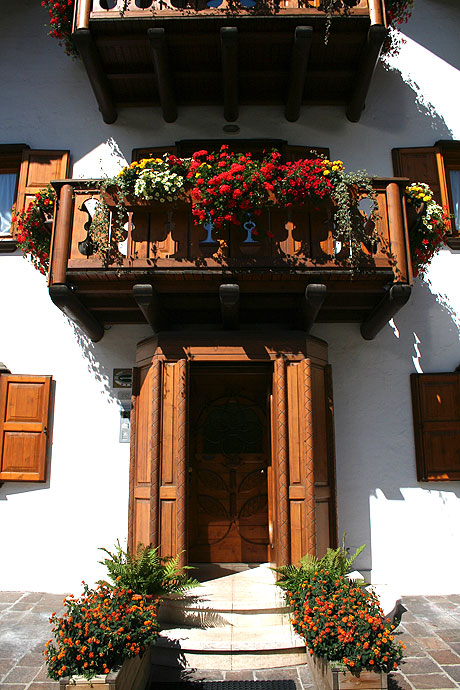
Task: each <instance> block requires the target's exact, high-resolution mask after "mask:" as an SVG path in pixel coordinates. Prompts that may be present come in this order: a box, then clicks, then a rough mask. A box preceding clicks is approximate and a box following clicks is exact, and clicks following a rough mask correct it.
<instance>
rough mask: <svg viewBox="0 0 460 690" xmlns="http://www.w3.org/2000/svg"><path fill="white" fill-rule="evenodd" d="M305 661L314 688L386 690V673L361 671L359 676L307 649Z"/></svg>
mask: <svg viewBox="0 0 460 690" xmlns="http://www.w3.org/2000/svg"><path fill="white" fill-rule="evenodd" d="M307 663H308V668H309V669H310V673H311V675H312V677H313V683H314V685H315V688H316V690H387V688H388V674H387V673H373V672H372V671H363V672H362V673H361V675H360V677H359V678H356V676H353V675H352V674H351V673H350V672H349V671H343V670H342V669H340V668H338V667H337V666H336V665H334V662H328V661H326V660H325V659H319V658H318V657H316V656H315V655H313V656H312V655H311V654H309V653H308V651H307Z"/></svg>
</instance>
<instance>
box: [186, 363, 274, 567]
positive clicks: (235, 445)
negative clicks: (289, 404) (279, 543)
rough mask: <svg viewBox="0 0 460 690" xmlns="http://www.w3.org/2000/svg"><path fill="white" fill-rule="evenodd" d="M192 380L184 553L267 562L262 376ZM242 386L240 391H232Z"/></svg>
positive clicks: (197, 557)
mask: <svg viewBox="0 0 460 690" xmlns="http://www.w3.org/2000/svg"><path fill="white" fill-rule="evenodd" d="M249 378H251V377H249ZM198 381H199V382H198V383H197V385H196V387H195V391H194V392H192V396H191V399H192V406H193V411H192V415H191V418H192V425H193V426H192V428H191V433H190V438H191V453H190V465H189V560H190V561H191V562H197V563H200V562H218V563H239V562H251V563H254V562H259V563H260V562H265V561H267V559H268V541H269V538H268V497H267V464H268V443H267V439H266V437H267V433H268V429H267V416H266V407H267V392H266V390H267V389H266V380H265V377H264V375H262V376H255V377H253V379H252V381H251V383H250V384H249V388H248V383H247V382H246V383H245V384H243V382H242V380H241V379H239V376H238V374H236V373H235V374H226V373H224V374H221V375H215V376H211V377H206V376H204V377H203V376H201V377H199V379H198ZM251 387H252V389H253V390H252V391H251V390H249V389H250V388H251ZM241 389H244V391H242V392H244V395H239V394H238V393H237V391H238V390H241ZM222 393H223V394H222Z"/></svg>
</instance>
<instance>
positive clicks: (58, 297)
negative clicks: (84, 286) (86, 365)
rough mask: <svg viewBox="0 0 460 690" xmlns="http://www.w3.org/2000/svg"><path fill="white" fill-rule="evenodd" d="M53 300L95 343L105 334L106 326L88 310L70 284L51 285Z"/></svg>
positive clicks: (50, 291)
mask: <svg viewBox="0 0 460 690" xmlns="http://www.w3.org/2000/svg"><path fill="white" fill-rule="evenodd" d="M49 294H50V297H51V300H52V302H53V303H54V304H55V305H56V306H57V307H58V308H59V309H60V310H61V311H62V312H63V313H64V314H65V315H66V316H67V317H68V318H69V319H70V320H71V321H73V322H74V323H76V324H77V326H79V328H81V330H82V331H83V333H85V335H87V336H88V338H90V339H91V340H92V341H93V343H97V342H98V341H99V340H100V339H101V338H102V336H103V335H104V326H103V325H102V324H101V323H99V321H98V320H97V319H96V318H95V317H94V316H93V315H92V314H91V313H90V312H89V311H88V309H87V308H86V307H85V305H84V304H83V302H81V301H80V299H79V297H78V295H77V294H76V293H75V292H74V291H73V290H71V289H70V287H69V286H68V285H65V284H64V285H50V287H49Z"/></svg>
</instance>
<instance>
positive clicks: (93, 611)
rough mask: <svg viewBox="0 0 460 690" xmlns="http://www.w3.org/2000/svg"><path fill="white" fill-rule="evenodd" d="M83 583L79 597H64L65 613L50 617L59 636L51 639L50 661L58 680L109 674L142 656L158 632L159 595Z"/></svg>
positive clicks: (52, 675) (51, 672)
mask: <svg viewBox="0 0 460 690" xmlns="http://www.w3.org/2000/svg"><path fill="white" fill-rule="evenodd" d="M83 585H84V592H83V594H82V596H81V597H80V598H79V599H74V598H73V596H72V595H71V596H70V597H68V598H67V599H64V605H65V607H66V613H65V614H64V616H62V617H58V616H56V614H55V613H53V615H52V616H51V618H50V623H52V624H53V625H54V627H53V629H52V632H53V635H54V639H51V640H49V641H48V642H47V645H46V650H45V659H46V663H47V665H48V675H49V677H50V678H53V679H54V680H59V679H60V678H61V677H64V676H71V675H83V676H85V677H86V678H92V677H93V676H95V675H96V674H99V673H109V672H110V671H111V670H112V669H115V668H118V667H119V666H121V664H122V663H123V661H124V660H125V659H126V658H129V657H133V656H137V655H138V654H142V653H143V652H144V651H145V649H146V647H147V646H148V645H150V644H153V642H154V641H155V639H156V637H157V636H158V623H157V603H158V602H157V600H154V599H153V597H151V596H143V595H140V594H134V593H133V592H132V591H131V590H126V589H117V588H115V589H112V588H110V587H108V586H106V585H102V584H101V585H99V587H98V588H97V589H94V590H93V589H89V587H88V586H87V585H86V584H85V583H83Z"/></svg>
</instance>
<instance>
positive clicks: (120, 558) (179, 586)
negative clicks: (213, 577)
mask: <svg viewBox="0 0 460 690" xmlns="http://www.w3.org/2000/svg"><path fill="white" fill-rule="evenodd" d="M101 551H104V552H105V553H106V554H107V556H108V558H105V559H104V560H103V561H99V562H100V563H102V565H105V567H106V568H107V571H108V575H109V578H110V579H111V581H112V583H113V584H112V585H108V586H109V587H110V586H112V587H118V588H125V589H128V590H131V591H133V592H136V594H142V595H153V596H165V595H169V594H183V593H184V592H186V591H187V590H188V589H191V588H192V587H196V586H197V585H198V584H199V582H198V581H197V580H195V579H194V578H192V577H189V575H188V573H187V571H188V570H190V568H189V566H180V565H179V555H180V554H178V555H177V556H176V557H175V558H161V557H160V556H159V554H158V548H153V547H152V546H144V545H143V544H139V546H138V549H137V552H136V553H134V554H132V553H130V552H129V551H124V549H122V548H121V546H120V542H117V543H116V544H115V551H114V552H113V553H112V552H111V551H108V550H107V549H101ZM101 584H104V585H107V584H108V583H105V582H102V583H101Z"/></svg>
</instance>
